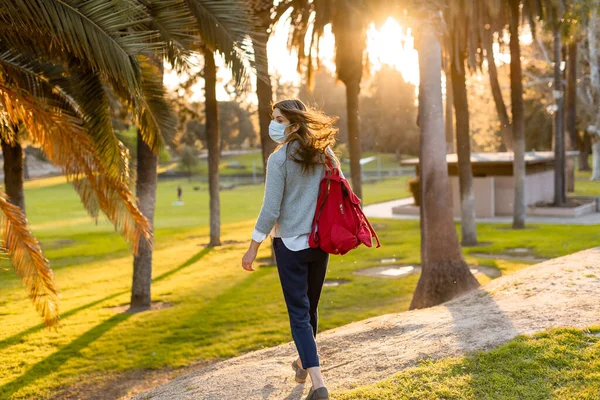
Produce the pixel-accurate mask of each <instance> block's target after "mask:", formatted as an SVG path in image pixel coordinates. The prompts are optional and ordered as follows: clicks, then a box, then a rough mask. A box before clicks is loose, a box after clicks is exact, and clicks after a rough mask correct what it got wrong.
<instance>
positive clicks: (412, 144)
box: [360, 66, 419, 155]
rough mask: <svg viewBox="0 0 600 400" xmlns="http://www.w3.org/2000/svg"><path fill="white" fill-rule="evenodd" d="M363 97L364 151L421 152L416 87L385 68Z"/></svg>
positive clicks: (394, 71) (377, 75)
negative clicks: (417, 121)
mask: <svg viewBox="0 0 600 400" xmlns="http://www.w3.org/2000/svg"><path fill="white" fill-rule="evenodd" d="M370 86H371V89H372V90H368V89H369V88H368V87H367V88H366V90H365V91H364V94H363V95H362V96H361V100H360V101H361V112H360V121H361V126H360V130H361V132H364V136H363V141H362V145H363V149H364V150H375V151H379V152H396V151H399V152H402V153H404V154H413V155H417V154H418V153H419V128H418V127H417V124H416V120H417V106H416V104H415V100H416V98H415V87H414V85H412V84H411V83H408V82H406V81H405V80H404V78H403V77H402V74H401V73H400V72H399V71H397V70H395V69H394V68H392V67H389V66H384V67H383V68H382V69H381V70H380V71H378V72H377V73H376V74H375V76H374V77H373V79H372V81H371V82H370Z"/></svg>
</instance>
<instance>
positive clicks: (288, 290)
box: [242, 100, 340, 400]
mask: <svg viewBox="0 0 600 400" xmlns="http://www.w3.org/2000/svg"><path fill="white" fill-rule="evenodd" d="M336 121H337V118H332V117H328V116H326V115H324V114H323V113H321V112H318V111H316V110H313V109H309V108H307V107H306V106H305V105H304V103H302V102H301V101H300V100H283V101H280V102H278V103H276V104H275V105H274V106H273V120H272V121H271V124H270V125H269V135H270V136H271V138H272V139H273V140H274V141H276V142H278V143H280V146H279V147H278V148H277V149H276V150H275V151H274V152H273V154H271V155H270V156H269V160H268V162H267V171H266V184H265V195H264V201H263V205H262V208H261V211H260V214H259V216H258V219H257V221H256V225H255V227H254V232H253V234H252V241H251V242H250V248H249V249H248V251H247V252H246V254H245V255H244V257H243V259H242V267H243V268H244V269H246V270H248V271H254V269H253V268H252V263H253V262H254V260H255V259H256V253H257V251H258V248H259V247H260V245H261V243H262V242H263V241H264V240H265V238H266V237H267V236H268V234H269V233H270V234H271V236H272V237H273V238H274V239H273V248H274V250H275V258H276V261H277V272H278V274H279V279H280V281H281V287H282V290H283V295H284V299H285V303H286V306H287V310H288V315H289V319H290V327H291V331H292V337H293V339H294V343H295V344H296V349H297V350H298V355H299V358H298V359H297V360H294V362H292V368H293V369H294V370H295V373H296V382H299V383H303V382H305V381H306V377H307V375H310V379H311V381H312V387H311V389H310V392H309V393H308V396H307V397H306V400H322V399H329V393H328V391H327V388H326V387H325V382H324V381H323V376H322V375H321V369H320V366H319V355H318V352H317V343H316V341H315V338H316V336H317V322H318V311H317V306H318V303H319V297H320V295H321V289H322V287H323V281H324V280H325V273H326V272H327V264H328V262H329V254H328V253H326V252H324V251H323V250H321V249H320V248H311V247H310V246H309V245H308V237H309V235H310V232H311V229H312V220H313V216H314V213H315V208H316V205H317V197H318V194H319V183H320V181H321V179H322V178H323V176H324V175H325V168H327V167H326V163H327V161H326V160H327V157H329V159H330V160H332V161H333V162H334V163H335V164H336V165H337V166H338V167H339V165H340V164H339V161H338V160H337V158H336V157H335V155H334V153H333V151H332V150H331V148H332V147H333V145H334V144H335V135H336V134H337V129H336V128H334V127H333V124H334V123H335V122H336Z"/></svg>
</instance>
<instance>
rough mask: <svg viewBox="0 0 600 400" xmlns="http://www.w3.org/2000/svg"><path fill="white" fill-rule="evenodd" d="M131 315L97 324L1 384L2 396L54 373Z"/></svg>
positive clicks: (115, 316)
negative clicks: (20, 373)
mask: <svg viewBox="0 0 600 400" xmlns="http://www.w3.org/2000/svg"><path fill="white" fill-rule="evenodd" d="M130 317H131V314H116V315H114V316H112V317H111V318H109V319H107V320H106V321H104V322H102V323H101V324H99V325H96V326H95V327H93V328H92V329H90V330H89V331H87V332H85V333H84V334H83V335H81V336H79V337H78V338H77V339H75V340H73V341H72V342H71V343H69V344H68V345H66V346H65V347H63V348H62V349H60V350H59V351H57V352H56V353H53V354H52V355H50V356H48V357H46V358H45V359H43V360H42V361H40V362H38V363H37V364H35V365H34V366H33V367H31V368H30V369H29V370H28V371H27V372H25V373H24V374H23V375H21V376H19V377H18V378H16V379H14V380H12V381H11V382H8V383H6V384H4V385H2V386H0V397H2V398H10V397H11V396H12V395H13V394H14V393H15V392H17V391H18V390H19V389H20V388H22V387H24V386H27V385H29V384H31V383H33V382H35V381H36V380H38V379H40V378H42V377H45V376H48V375H50V374H52V373H53V372H55V371H56V370H58V369H59V368H60V367H61V366H62V365H63V364H64V363H66V362H67V361H69V360H70V359H71V358H73V357H80V356H81V355H80V351H81V350H83V349H84V348H86V347H87V346H88V345H89V344H90V343H92V342H94V341H95V340H97V339H98V338H99V337H100V336H102V335H104V334H105V333H106V332H108V331H109V330H111V329H112V328H114V327H115V326H117V325H118V324H120V323H121V322H123V321H126V320H127V319H129V318H130Z"/></svg>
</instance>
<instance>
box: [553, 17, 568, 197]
mask: <svg viewBox="0 0 600 400" xmlns="http://www.w3.org/2000/svg"><path fill="white" fill-rule="evenodd" d="M552 20H553V25H554V26H553V33H554V87H553V92H554V101H555V102H556V105H557V110H556V112H555V113H554V205H555V206H557V207H560V206H562V205H564V204H565V203H566V202H567V190H566V189H567V187H566V184H565V177H566V171H567V169H566V163H565V130H564V106H563V87H562V73H561V70H560V63H561V50H562V44H561V37H560V23H559V20H558V15H557V11H556V9H555V8H554V9H553V11H552Z"/></svg>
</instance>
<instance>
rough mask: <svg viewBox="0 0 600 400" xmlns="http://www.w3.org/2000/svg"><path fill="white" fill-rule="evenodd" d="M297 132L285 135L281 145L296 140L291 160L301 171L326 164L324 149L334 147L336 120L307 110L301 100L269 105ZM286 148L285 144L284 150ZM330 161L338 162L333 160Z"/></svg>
mask: <svg viewBox="0 0 600 400" xmlns="http://www.w3.org/2000/svg"><path fill="white" fill-rule="evenodd" d="M276 108H278V109H279V111H281V113H282V114H283V115H284V116H285V117H286V118H287V119H288V120H289V121H290V124H294V125H295V126H298V129H297V130H296V131H295V132H293V133H291V134H289V135H288V136H286V139H285V142H284V144H285V143H289V142H293V141H296V142H297V143H298V144H299V146H298V147H297V148H296V150H295V151H294V154H293V155H292V160H294V161H295V162H297V163H298V164H301V165H302V172H303V173H307V172H308V171H313V170H314V168H315V166H317V165H322V164H325V163H326V158H325V157H326V155H325V149H326V148H327V147H331V149H332V150H333V146H334V145H335V142H336V138H335V135H336V134H337V133H338V128H336V127H335V126H334V124H335V123H336V122H337V120H338V119H339V118H338V117H330V116H328V115H326V114H325V113H323V112H321V111H318V110H316V109H314V108H310V107H307V106H306V105H305V104H304V103H303V102H302V101H300V100H297V99H288V100H281V101H278V102H277V103H275V104H274V105H273V110H275V109H276ZM289 149H290V146H289V145H288V151H289ZM333 159H334V160H335V161H336V162H337V163H338V165H339V162H338V160H337V157H335V155H334V156H333Z"/></svg>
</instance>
